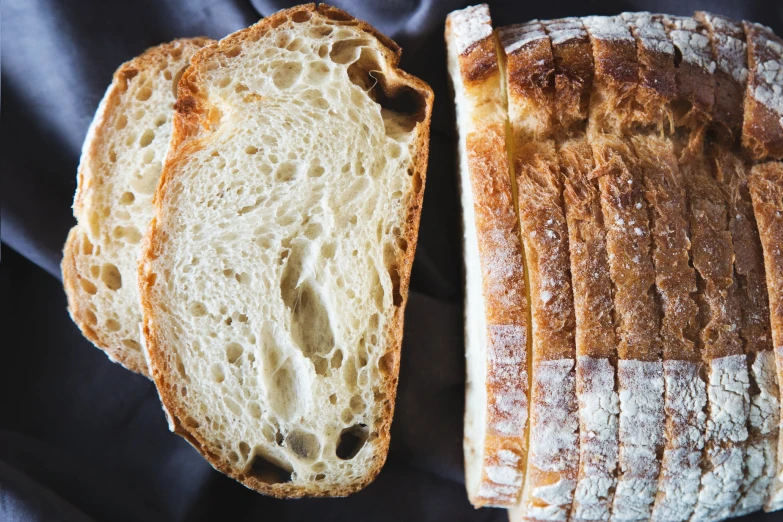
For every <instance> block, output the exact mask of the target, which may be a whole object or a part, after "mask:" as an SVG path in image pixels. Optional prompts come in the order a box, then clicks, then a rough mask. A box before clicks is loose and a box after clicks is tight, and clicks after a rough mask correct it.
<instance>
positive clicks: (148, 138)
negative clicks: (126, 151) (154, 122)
mask: <svg viewBox="0 0 783 522" xmlns="http://www.w3.org/2000/svg"><path fill="white" fill-rule="evenodd" d="M154 139H155V131H154V130H152V129H147V130H145V131H144V132H143V133H142V134H141V138H139V147H141V148H144V147H146V146H148V145H149V144H150V143H152V140H154ZM147 152H151V151H147ZM152 154H153V157H154V154H155V153H154V152H153V153H152ZM147 158H148V157H147V155H146V154H145V156H144V163H149V162H150V161H152V158H150V159H147Z"/></svg>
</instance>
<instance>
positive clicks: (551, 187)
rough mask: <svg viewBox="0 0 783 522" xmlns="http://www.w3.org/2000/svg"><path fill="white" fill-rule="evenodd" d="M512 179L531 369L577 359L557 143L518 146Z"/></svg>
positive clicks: (547, 142) (566, 230)
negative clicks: (530, 329)
mask: <svg viewBox="0 0 783 522" xmlns="http://www.w3.org/2000/svg"><path fill="white" fill-rule="evenodd" d="M514 173H515V175H516V180H517V191H518V194H519V198H518V199H519V202H518V207H519V221H520V226H521V229H522V237H523V243H524V247H525V262H526V264H527V269H528V279H529V284H530V289H529V291H530V302H531V303H530V308H531V312H532V319H533V325H534V332H535V336H534V339H533V364H534V365H535V364H536V362H537V361H548V360H558V359H574V358H575V355H576V348H575V344H574V330H575V328H576V320H575V318H574V300H573V293H572V291H571V277H570V268H571V266H570V259H569V255H568V227H567V224H566V219H565V212H564V211H563V206H562V202H561V197H560V190H561V189H560V181H559V175H558V160H557V153H556V151H555V145H554V142H552V141H545V142H533V143H530V144H527V145H519V144H518V145H517V148H516V150H515V154H514Z"/></svg>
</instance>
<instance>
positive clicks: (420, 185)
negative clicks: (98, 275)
mask: <svg viewBox="0 0 783 522" xmlns="http://www.w3.org/2000/svg"><path fill="white" fill-rule="evenodd" d="M313 16H318V17H322V18H326V19H328V20H329V22H327V23H330V24H334V25H338V26H340V25H343V26H353V27H356V28H357V29H358V30H360V31H363V32H366V33H368V34H370V35H372V36H373V37H374V38H376V39H377V40H378V43H379V50H380V51H381V53H382V54H383V57H384V59H385V61H386V62H387V63H388V65H389V66H390V71H391V72H392V73H393V75H394V76H393V77H389V78H387V82H386V83H384V84H383V85H381V88H382V89H383V90H384V94H386V95H387V96H390V97H393V96H394V94H395V92H396V91H397V90H399V89H412V90H413V91H415V92H416V94H417V95H418V96H419V99H420V101H421V106H420V111H421V114H420V119H419V122H420V124H419V126H418V127H419V130H418V134H417V136H416V138H415V142H414V143H413V145H412V146H411V149H412V150H414V151H416V155H415V156H414V158H413V165H412V167H411V175H412V176H414V180H415V181H414V186H415V187H416V191H415V196H414V197H413V201H412V202H411V206H410V208H409V211H408V216H407V218H406V228H405V229H404V230H403V231H402V234H401V237H402V238H403V239H405V240H406V241H407V244H408V248H407V249H406V250H404V251H403V252H402V253H401V254H400V258H398V259H397V260H396V265H397V274H398V276H399V291H398V293H397V296H396V297H395V311H394V316H393V318H392V320H391V321H389V325H388V330H387V333H386V335H387V346H389V347H390V349H389V351H388V352H387V354H386V355H385V356H384V357H383V358H382V361H385V362H384V367H385V370H386V371H385V373H386V375H387V377H388V378H387V380H386V383H385V384H386V389H385V393H386V396H387V400H386V402H385V404H384V414H383V418H382V419H381V422H380V425H376V429H377V431H378V438H377V439H376V440H377V442H375V448H374V449H375V456H374V463H373V465H372V468H371V469H370V470H369V472H368V473H367V474H366V475H365V476H363V477H361V478H360V479H359V480H357V481H356V482H355V483H353V484H350V485H347V486H337V487H334V488H331V489H322V488H319V487H316V486H314V485H311V486H305V487H303V486H297V485H291V484H268V483H265V482H262V481H260V480H259V479H258V478H256V477H254V476H250V475H248V474H247V473H245V472H244V471H241V470H237V469H236V468H234V467H233V466H232V465H231V464H230V462H229V461H228V460H227V459H224V458H222V457H220V456H218V455H217V453H216V452H214V451H212V450H211V449H210V445H209V442H208V441H207V440H206V439H205V438H204V437H203V436H202V435H201V433H200V432H199V431H198V429H195V428H193V427H191V426H188V425H187V424H186V423H184V422H183V421H182V419H186V418H187V411H186V410H185V408H184V407H183V406H182V405H181V404H180V403H179V402H178V394H177V392H176V390H175V388H174V383H173V382H172V381H171V379H170V378H169V376H170V375H172V371H173V370H172V368H170V364H171V363H170V361H169V359H168V357H167V355H166V352H165V347H164V345H163V340H164V339H163V337H162V334H161V332H160V331H159V327H160V325H159V323H158V321H157V318H156V316H155V310H156V304H155V303H154V302H153V300H154V296H153V290H152V286H153V285H154V284H155V279H156V274H155V273H154V272H153V271H152V269H151V266H150V263H149V262H150V261H151V260H154V259H155V258H156V257H157V256H158V255H159V252H160V250H161V249H162V248H163V244H164V243H165V242H166V232H165V231H163V230H162V229H161V228H160V227H159V225H158V218H159V217H160V216H161V215H162V212H163V210H162V209H161V207H160V202H162V201H163V200H164V198H165V195H166V192H167V190H168V186H169V184H170V183H172V180H173V178H174V177H175V175H176V170H177V165H178V163H180V162H181V161H183V160H184V159H185V157H186V156H187V155H188V154H189V149H191V148H198V147H199V146H200V144H199V140H198V139H193V138H196V137H198V136H200V135H201V134H202V133H204V134H208V133H209V132H210V129H211V126H212V122H211V121H210V114H209V106H208V103H207V101H206V99H205V98H204V91H203V90H202V89H199V82H200V78H201V68H202V67H204V66H205V65H207V64H208V63H209V62H210V61H212V60H214V59H219V58H220V57H223V56H225V55H231V54H232V52H233V50H234V49H235V46H236V45H237V44H241V43H243V42H245V41H246V40H253V41H257V40H258V39H260V38H262V37H263V36H264V35H266V34H267V33H268V32H270V31H273V30H274V29H275V28H276V27H279V26H280V25H281V24H284V23H286V22H287V21H288V20H293V21H295V22H297V23H298V22H306V21H307V20H309V19H310V18H311V17H313ZM400 52H401V51H400V49H399V47H398V46H397V45H396V44H394V42H392V41H391V40H389V39H388V38H387V37H385V36H383V35H382V34H381V33H380V32H378V31H377V30H376V29H374V28H373V27H372V26H370V25H369V24H367V23H366V22H362V21H360V20H356V19H355V18H353V17H351V16H350V15H349V14H348V13H345V12H344V11H341V10H339V9H337V8H334V7H330V6H327V5H325V4H319V5H317V6H316V5H315V4H307V5H302V6H298V7H294V8H291V9H287V10H283V11H280V12H278V13H275V14H274V15H271V16H269V17H267V18H264V19H263V20H261V21H260V22H258V23H257V24H255V25H253V26H251V27H248V28H247V29H243V30H241V31H238V32H236V33H234V34H232V35H229V36H228V37H226V38H224V39H223V40H221V41H220V42H218V43H216V44H213V45H211V46H209V47H206V48H204V49H203V50H202V51H201V52H199V53H198V54H197V55H196V56H195V57H194V58H193V60H192V62H191V67H190V68H189V69H188V70H187V71H186V72H185V74H183V76H182V78H181V79H180V82H179V96H178V101H177V105H176V107H175V109H176V114H175V118H174V130H173V134H172V139H171V142H170V145H169V146H170V151H169V155H168V157H167V160H166V165H165V166H164V169H163V173H162V175H161V179H160V183H159V184H158V189H157V191H156V193H155V213H156V217H154V218H153V219H152V221H151V223H150V227H149V229H148V232H147V235H146V236H145V238H144V240H143V245H142V249H141V256H140V261H139V297H140V302H141V306H142V310H143V316H144V322H143V326H142V329H143V335H144V339H145V341H146V348H147V353H148V356H149V362H150V370H151V376H152V378H153V380H154V381H155V386H156V387H157V389H158V394H159V395H160V399H161V402H162V403H163V407H164V409H165V410H166V412H167V415H168V417H169V419H170V425H171V428H172V430H173V431H174V432H175V433H177V434H179V435H181V436H182V437H184V438H185V439H186V440H187V441H188V442H190V444H191V445H192V446H193V447H194V448H196V450H198V451H199V453H201V454H202V455H203V456H204V458H206V459H207V461H208V462H209V463H210V464H211V465H212V466H213V467H214V468H215V469H217V470H218V471H220V472H222V473H224V474H226V475H228V476H230V477H232V478H234V479H236V480H238V481H240V482H242V483H243V484H244V485H245V486H247V487H249V488H251V489H254V490H256V491H258V492H260V493H264V494H266V495H270V496H274V497H279V498H298V497H303V496H346V495H349V494H351V493H354V492H356V491H358V490H360V489H362V488H363V487H365V486H366V485H367V484H369V483H370V482H372V481H373V480H374V479H375V477H376V476H377V474H378V472H379V471H380V469H381V467H382V466H383V464H384V462H385V460H386V454H387V451H388V446H389V429H390V426H391V420H392V414H393V411H394V401H395V397H396V392H397V380H398V375H399V355H400V348H401V342H402V333H403V332H402V325H403V316H404V310H405V304H406V302H407V298H408V284H409V279H410V269H411V264H412V262H413V256H414V253H415V247H416V241H417V238H418V226H419V218H420V215H421V201H422V197H423V189H424V182H425V176H426V168H427V156H428V151H429V145H428V144H429V122H430V117H431V113H432V100H433V93H432V90H431V89H430V88H429V86H428V85H427V84H426V83H424V82H423V81H421V80H419V79H417V78H415V77H413V76H410V75H408V74H407V73H405V72H403V71H401V70H400V69H398V68H397V67H396V66H397V64H398V62H399V58H400ZM379 85H380V84H379Z"/></svg>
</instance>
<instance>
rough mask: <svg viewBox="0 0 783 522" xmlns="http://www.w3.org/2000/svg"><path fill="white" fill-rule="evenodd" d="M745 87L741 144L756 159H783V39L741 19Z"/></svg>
mask: <svg viewBox="0 0 783 522" xmlns="http://www.w3.org/2000/svg"><path fill="white" fill-rule="evenodd" d="M742 27H743V29H744V30H745V37H746V39H747V44H748V88H747V90H746V91H745V113H744V119H743V123H742V145H743V147H744V148H745V150H746V151H747V152H748V154H750V156H751V157H752V158H753V159H754V160H757V161H761V160H766V159H768V158H774V159H781V158H783V95H781V89H783V40H782V39H781V38H780V37H779V36H777V35H776V34H775V33H773V32H772V30H771V29H770V28H769V27H766V26H763V25H761V24H755V23H751V22H743V23H742Z"/></svg>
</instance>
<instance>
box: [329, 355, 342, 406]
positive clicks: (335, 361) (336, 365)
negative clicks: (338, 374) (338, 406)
mask: <svg viewBox="0 0 783 522" xmlns="http://www.w3.org/2000/svg"><path fill="white" fill-rule="evenodd" d="M329 364H330V366H331V367H332V369H334V370H339V369H340V367H341V366H342V365H343V352H342V350H335V351H334V353H333V354H332V360H331V361H330V363H329ZM330 399H331V397H330ZM332 404H334V403H332Z"/></svg>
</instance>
